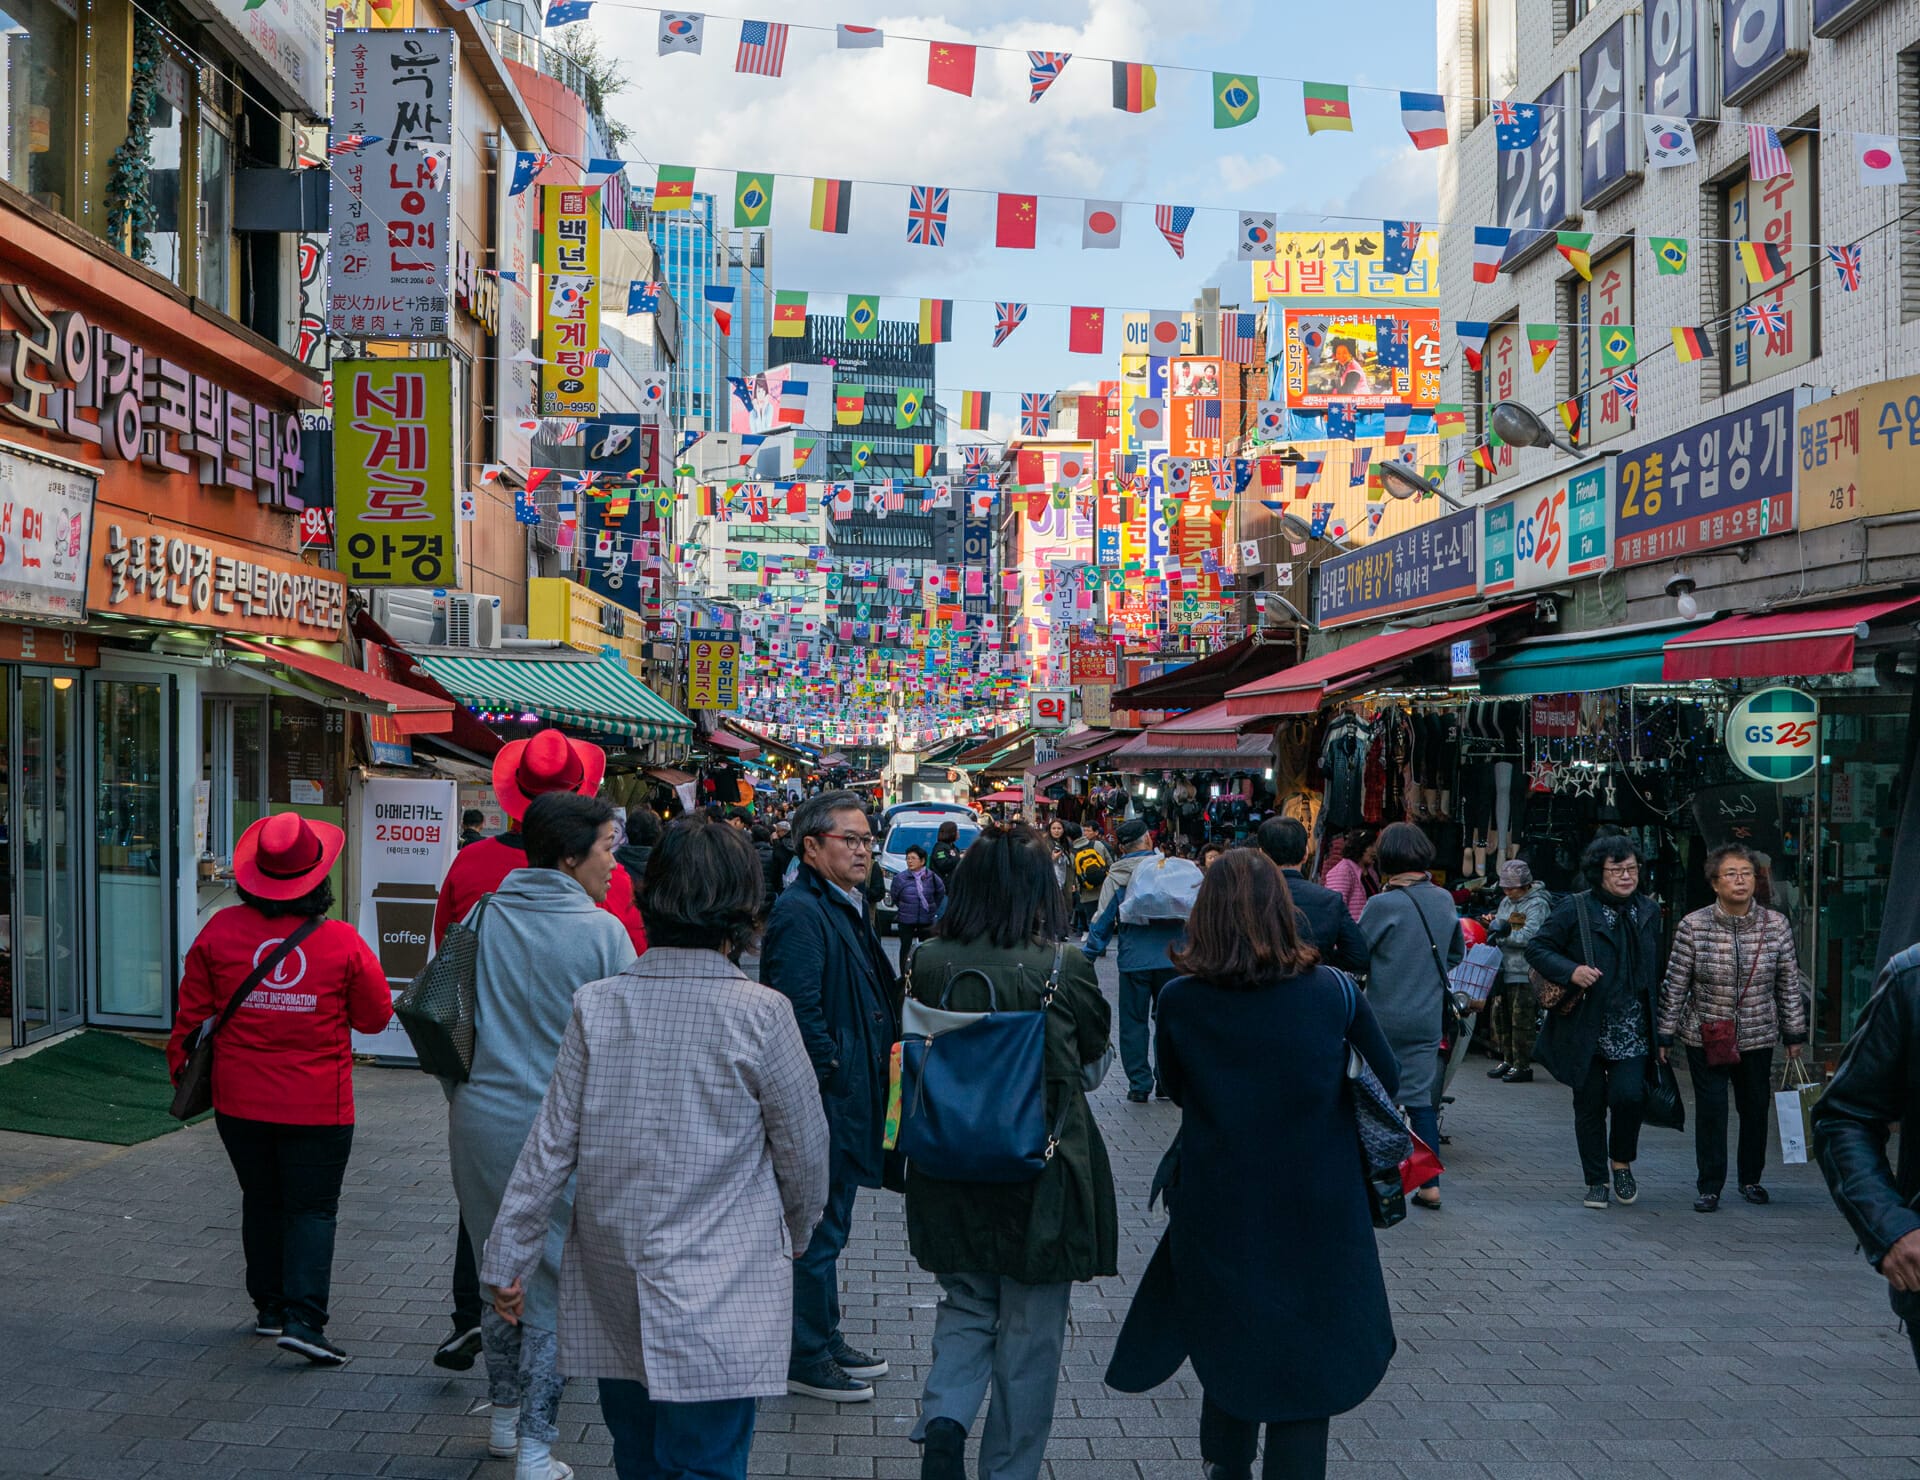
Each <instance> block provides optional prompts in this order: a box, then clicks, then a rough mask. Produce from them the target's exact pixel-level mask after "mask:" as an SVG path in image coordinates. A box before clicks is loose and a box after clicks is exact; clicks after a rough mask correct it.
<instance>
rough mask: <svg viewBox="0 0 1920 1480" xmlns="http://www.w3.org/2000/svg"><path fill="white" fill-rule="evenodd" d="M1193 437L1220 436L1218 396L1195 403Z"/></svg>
mask: <svg viewBox="0 0 1920 1480" xmlns="http://www.w3.org/2000/svg"><path fill="white" fill-rule="evenodd" d="M1193 435H1194V436H1196V437H1218V436H1219V435H1220V398H1219V397H1218V396H1210V397H1208V398H1206V399H1204V400H1199V401H1195V402H1194V403H1193Z"/></svg>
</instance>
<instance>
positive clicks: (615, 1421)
mask: <svg viewBox="0 0 1920 1480" xmlns="http://www.w3.org/2000/svg"><path fill="white" fill-rule="evenodd" d="M600 1416H601V1417H602V1418H604V1419H605V1420H606V1421H607V1428H608V1430H609V1431H610V1432H611V1433H612V1435H613V1473H614V1474H615V1475H617V1476H618V1477H619V1480H745V1477H746V1473H747V1456H748V1454H749V1453H751V1452H752V1450H753V1399H751V1398H722V1399H720V1400H719V1401H717V1402H712V1403H656V1402H654V1401H653V1398H652V1396H651V1395H649V1394H648V1392H647V1389H646V1386H645V1385H644V1384H642V1383H638V1382H629V1381H627V1380H626V1379H624V1378H618V1377H603V1378H601V1379H600Z"/></svg>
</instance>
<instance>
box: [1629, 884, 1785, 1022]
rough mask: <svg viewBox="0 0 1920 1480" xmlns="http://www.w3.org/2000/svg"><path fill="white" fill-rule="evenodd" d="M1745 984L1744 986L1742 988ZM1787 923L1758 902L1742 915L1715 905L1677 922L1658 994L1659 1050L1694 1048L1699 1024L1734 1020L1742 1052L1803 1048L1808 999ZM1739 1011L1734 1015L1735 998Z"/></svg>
mask: <svg viewBox="0 0 1920 1480" xmlns="http://www.w3.org/2000/svg"><path fill="white" fill-rule="evenodd" d="M1749 983H1750V984H1749ZM1803 987H1804V983H1803V980H1802V978H1801V975H1800V964H1799V961H1798V959H1797V958H1796V957H1795V955H1794V950H1793V931H1792V928H1791V927H1790V926H1789V925H1788V924H1787V917H1786V916H1785V915H1783V914H1781V913H1780V912H1779V911H1778V910H1770V909H1766V908H1764V907H1763V906H1762V905H1760V904H1759V903H1757V902H1756V903H1755V904H1754V905H1753V906H1752V907H1750V908H1749V909H1748V911H1747V913H1746V914H1744V915H1729V914H1728V913H1727V912H1726V911H1725V910H1723V909H1721V908H1720V906H1719V905H1717V904H1711V905H1708V906H1707V907H1706V908H1705V909H1703V910H1695V911H1694V912H1693V913H1692V914H1690V915H1688V916H1687V917H1686V918H1685V919H1684V920H1682V921H1681V922H1680V928H1679V930H1678V931H1676V932H1675V933H1674V937H1673V950H1672V953H1671V954H1670V955H1669V956H1668V957H1667V975H1666V980H1665V982H1664V983H1663V984H1662V986H1661V988H1660V1020H1659V1023H1658V1024H1657V1032H1658V1034H1659V1039H1660V1043H1661V1045H1662V1046H1663V1047H1665V1046H1670V1045H1671V1044H1672V1043H1673V1041H1674V1040H1675V1039H1676V1038H1678V1039H1679V1040H1680V1042H1682V1043H1687V1044H1691V1045H1692V1046H1693V1047H1695V1048H1698V1047H1699V1046H1700V1020H1701V1019H1702V1018H1737V1020H1738V1024H1739V1026H1738V1029H1737V1031H1736V1034H1735V1037H1736V1039H1737V1041H1738V1043H1739V1045H1740V1051H1741V1052H1742V1053H1750V1052H1752V1051H1753V1050H1755V1049H1761V1048H1772V1047H1773V1046H1774V1045H1775V1044H1776V1043H1805V1042H1806V1041H1807V999H1806V994H1805V991H1804V989H1803ZM1736 998H1737V999H1738V1000H1739V1011H1738V1012H1737V1013H1736V1012H1735V1010H1734V1002H1735V999H1736Z"/></svg>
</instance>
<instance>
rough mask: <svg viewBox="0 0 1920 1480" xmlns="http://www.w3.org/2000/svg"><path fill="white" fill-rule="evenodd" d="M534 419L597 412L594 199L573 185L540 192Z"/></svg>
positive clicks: (597, 294)
mask: <svg viewBox="0 0 1920 1480" xmlns="http://www.w3.org/2000/svg"><path fill="white" fill-rule="evenodd" d="M539 298H540V299H541V300H544V301H536V304H535V306H536V307H537V308H538V309H539V310H540V312H541V320H540V322H541V326H542V327H541V336H540V353H541V358H542V359H543V360H545V362H546V363H545V364H543V365H541V367H540V414H541V415H542V416H592V415H593V414H594V413H595V412H597V411H598V410H599V409H600V372H599V370H598V369H596V368H595V367H594V363H593V356H594V352H595V351H596V350H598V349H599V348H600V197H599V196H598V195H596V194H595V193H594V192H592V191H588V190H582V189H580V188H579V187H578V186H577V185H543V186H541V187H540V294H539Z"/></svg>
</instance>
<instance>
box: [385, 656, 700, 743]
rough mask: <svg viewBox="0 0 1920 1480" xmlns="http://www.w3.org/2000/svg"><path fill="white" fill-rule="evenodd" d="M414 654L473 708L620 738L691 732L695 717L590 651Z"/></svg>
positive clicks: (685, 736)
mask: <svg viewBox="0 0 1920 1480" xmlns="http://www.w3.org/2000/svg"><path fill="white" fill-rule="evenodd" d="M413 658H414V661H415V662H416V663H418V664H419V665H420V666H421V667H422V668H424V669H425V670H426V671H427V672H428V673H430V674H432V675H433V677H435V678H436V679H438V680H439V681H440V682H441V683H443V684H445V685H446V687H447V688H448V689H449V690H450V691H451V692H452V693H453V694H454V695H455V697H457V698H458V699H459V700H460V702H461V703H463V704H466V705H468V706H470V707H471V708H474V709H482V710H489V711H496V712H497V711H508V712H514V711H531V712H532V713H534V714H537V715H539V716H540V718H541V719H543V720H546V721H547V722H548V723H549V724H555V725H560V726H563V727H566V728H570V729H576V730H585V731H587V732H588V733H590V734H596V735H610V736H612V737H613V738H615V739H617V740H626V741H646V740H677V741H681V742H686V741H689V740H691V739H692V737H693V722H692V721H691V720H689V719H688V718H687V717H686V716H685V715H684V714H682V713H680V712H679V711H678V710H677V709H675V708H674V707H673V706H672V705H671V704H669V703H667V701H666V700H665V699H662V698H661V697H660V696H659V695H658V694H656V693H654V691H653V690H652V689H650V688H648V687H647V686H646V685H645V684H643V683H642V682H640V680H639V679H637V678H635V677H634V676H633V675H632V674H631V673H629V672H628V671H627V668H626V665H625V664H623V663H621V662H620V661H619V660H618V659H617V658H609V657H606V656H604V655H600V654H591V653H577V654H576V653H565V654H562V653H555V654H553V655H551V656H544V655H543V656H541V657H537V658H536V657H518V656H516V657H500V658H494V657H486V658H481V657H472V656H468V655H459V656H456V655H454V654H451V653H423V652H418V651H416V652H414V654H413Z"/></svg>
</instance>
